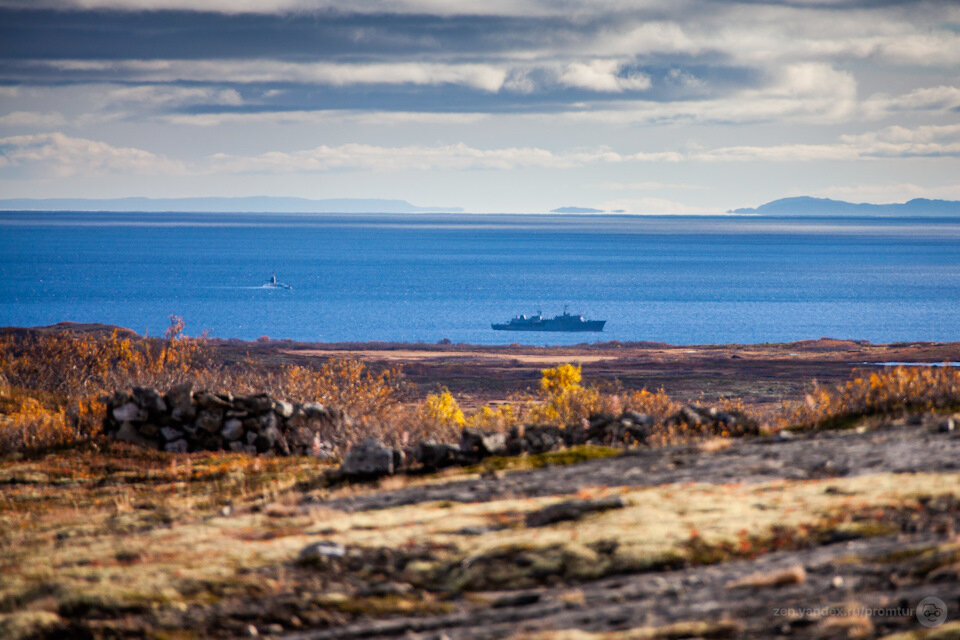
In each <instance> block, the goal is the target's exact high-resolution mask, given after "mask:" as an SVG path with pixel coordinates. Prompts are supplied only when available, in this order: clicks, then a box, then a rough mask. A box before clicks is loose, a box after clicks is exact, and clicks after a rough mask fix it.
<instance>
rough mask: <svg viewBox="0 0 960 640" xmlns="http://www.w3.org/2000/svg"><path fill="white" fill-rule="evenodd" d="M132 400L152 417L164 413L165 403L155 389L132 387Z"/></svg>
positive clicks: (165, 409)
mask: <svg viewBox="0 0 960 640" xmlns="http://www.w3.org/2000/svg"><path fill="white" fill-rule="evenodd" d="M133 398H134V400H136V402H137V404H138V405H140V407H141V408H142V409H144V410H145V411H147V412H148V413H150V414H152V415H158V414H161V413H166V411H167V403H166V402H164V401H163V396H161V395H160V392H159V391H157V390H156V389H153V388H149V387H134V388H133Z"/></svg>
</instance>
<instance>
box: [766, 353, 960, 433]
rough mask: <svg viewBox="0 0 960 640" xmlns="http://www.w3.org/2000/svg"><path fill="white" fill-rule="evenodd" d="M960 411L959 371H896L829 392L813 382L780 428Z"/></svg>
mask: <svg viewBox="0 0 960 640" xmlns="http://www.w3.org/2000/svg"><path fill="white" fill-rule="evenodd" d="M958 407H960V371H958V370H957V369H954V368H952V367H896V368H893V369H889V370H885V371H881V372H879V373H871V374H870V375H869V376H868V377H858V378H855V379H853V380H850V381H848V382H845V383H842V384H839V385H836V386H834V387H832V388H827V387H822V386H820V385H819V384H817V383H816V382H814V385H813V389H812V390H811V391H810V393H808V394H807V395H806V398H805V399H804V403H803V404H801V405H799V406H795V407H792V408H786V409H785V410H784V413H783V415H782V416H781V418H780V422H781V424H782V425H796V426H808V427H826V428H831V427H841V426H844V423H845V422H848V421H849V420H851V419H853V418H856V417H859V416H865V415H876V414H890V413H900V412H906V411H931V410H937V409H956V408H958Z"/></svg>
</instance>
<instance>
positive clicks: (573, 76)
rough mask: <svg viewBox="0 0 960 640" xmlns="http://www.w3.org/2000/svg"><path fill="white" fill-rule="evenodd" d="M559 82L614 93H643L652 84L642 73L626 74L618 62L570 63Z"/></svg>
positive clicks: (561, 74)
mask: <svg viewBox="0 0 960 640" xmlns="http://www.w3.org/2000/svg"><path fill="white" fill-rule="evenodd" d="M558 80H559V82H560V84H562V85H565V86H568V87H577V88H580V89H589V90H591V91H608V92H614V93H618V92H621V91H624V90H630V91H642V90H644V89H649V88H650V84H651V81H650V77H649V76H646V75H644V74H642V73H639V72H632V73H624V69H623V64H622V63H621V62H619V61H617V60H591V61H590V62H585V63H584V62H573V63H570V64H568V65H567V66H566V68H565V69H564V70H563V71H562V72H561V73H560V76H559V78H558Z"/></svg>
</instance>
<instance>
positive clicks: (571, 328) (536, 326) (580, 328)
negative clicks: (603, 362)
mask: <svg viewBox="0 0 960 640" xmlns="http://www.w3.org/2000/svg"><path fill="white" fill-rule="evenodd" d="M606 322H607V321H606V320H587V321H585V322H582V323H577V324H576V325H571V324H566V323H561V322H554V321H552V320H544V321H543V322H536V323H533V322H531V323H529V324H491V325H490V326H491V327H493V329H494V330H495V331H563V332H570V333H573V332H584V331H592V332H599V331H603V325H604V324H606Z"/></svg>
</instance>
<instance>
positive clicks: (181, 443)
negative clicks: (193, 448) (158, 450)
mask: <svg viewBox="0 0 960 640" xmlns="http://www.w3.org/2000/svg"><path fill="white" fill-rule="evenodd" d="M163 449H164V451H169V452H170V453H186V452H187V451H189V450H190V446H189V445H188V444H187V441H186V440H184V439H183V438H181V439H180V440H174V441H172V442H168V443H167V444H165V445H164V446H163Z"/></svg>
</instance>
